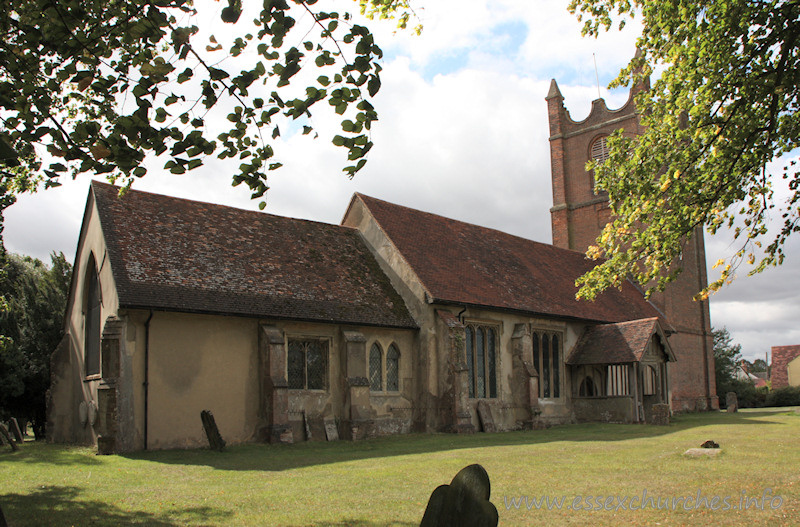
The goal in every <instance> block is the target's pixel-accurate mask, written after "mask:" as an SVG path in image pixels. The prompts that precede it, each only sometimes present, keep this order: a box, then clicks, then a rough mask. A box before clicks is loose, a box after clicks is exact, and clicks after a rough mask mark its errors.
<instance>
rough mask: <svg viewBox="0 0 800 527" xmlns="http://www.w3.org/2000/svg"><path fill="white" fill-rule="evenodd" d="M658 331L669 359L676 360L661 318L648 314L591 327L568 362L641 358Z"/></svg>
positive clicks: (624, 361)
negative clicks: (660, 323)
mask: <svg viewBox="0 0 800 527" xmlns="http://www.w3.org/2000/svg"><path fill="white" fill-rule="evenodd" d="M654 335H657V336H658V337H659V339H660V343H661V345H662V347H663V349H664V353H666V355H667V360H670V361H674V360H675V356H674V355H673V354H672V350H671V348H670V347H669V343H668V342H667V339H666V337H665V336H664V334H663V332H661V331H660V327H659V324H658V319H657V318H646V319H642V320H631V321H628V322H618V323H616V324H600V325H597V326H593V327H590V328H587V329H586V331H585V332H584V333H583V335H582V336H581V338H580V339H579V340H578V342H577V344H575V347H574V348H572V351H571V352H570V354H569V356H568V357H567V360H566V361H565V362H566V363H567V364H576V365H577V364H625V363H630V362H639V361H641V360H642V357H643V356H644V354H645V353H646V352H647V350H648V348H649V344H650V339H651V338H652V337H653V336H654Z"/></svg>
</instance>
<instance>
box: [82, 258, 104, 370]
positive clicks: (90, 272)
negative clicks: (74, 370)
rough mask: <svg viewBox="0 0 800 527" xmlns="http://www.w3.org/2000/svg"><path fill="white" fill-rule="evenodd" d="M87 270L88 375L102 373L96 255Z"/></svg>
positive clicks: (85, 357) (86, 360) (86, 333)
mask: <svg viewBox="0 0 800 527" xmlns="http://www.w3.org/2000/svg"><path fill="white" fill-rule="evenodd" d="M88 264H89V268H88V269H87V270H86V285H85V287H86V296H85V298H86V304H85V306H86V307H85V311H84V315H85V317H86V319H85V322H84V325H83V332H84V333H83V348H84V350H83V351H84V362H85V366H86V375H87V376H88V375H98V374H99V373H100V279H99V278H98V276H97V264H96V263H95V260H94V256H93V255H92V256H90V257H89V261H88Z"/></svg>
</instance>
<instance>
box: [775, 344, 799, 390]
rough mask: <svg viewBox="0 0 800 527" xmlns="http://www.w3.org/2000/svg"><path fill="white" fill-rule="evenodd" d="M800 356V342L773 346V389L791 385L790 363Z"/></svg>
mask: <svg viewBox="0 0 800 527" xmlns="http://www.w3.org/2000/svg"><path fill="white" fill-rule="evenodd" d="M797 357H800V344H797V345H794V346H772V372H771V374H770V375H771V381H772V389H773V390H775V389H778V388H786V387H787V386H789V371H788V366H789V363H790V362H792V361H793V360H794V359H796V358H797Z"/></svg>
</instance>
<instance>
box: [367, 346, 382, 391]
mask: <svg viewBox="0 0 800 527" xmlns="http://www.w3.org/2000/svg"><path fill="white" fill-rule="evenodd" d="M369 389H370V391H373V392H380V391H382V390H383V350H381V347H380V345H379V344H378V343H377V342H376V343H374V344H373V345H372V347H371V348H370V350H369Z"/></svg>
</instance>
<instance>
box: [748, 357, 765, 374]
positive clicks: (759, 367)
mask: <svg viewBox="0 0 800 527" xmlns="http://www.w3.org/2000/svg"><path fill="white" fill-rule="evenodd" d="M767 368H768V365H767V361H765V360H764V359H756V360H754V361H753V363H752V364H751V365H750V371H751V372H765V371H768V369H767Z"/></svg>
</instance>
